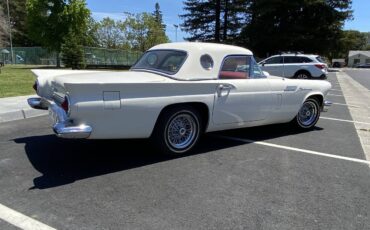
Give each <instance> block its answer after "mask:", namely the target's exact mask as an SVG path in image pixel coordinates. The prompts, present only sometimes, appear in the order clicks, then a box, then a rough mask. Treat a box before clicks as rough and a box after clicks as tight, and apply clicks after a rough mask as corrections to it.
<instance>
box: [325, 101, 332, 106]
mask: <svg viewBox="0 0 370 230" xmlns="http://www.w3.org/2000/svg"><path fill="white" fill-rule="evenodd" d="M332 104H333V102H331V101H327V100H325V101H324V106H331V105H332Z"/></svg>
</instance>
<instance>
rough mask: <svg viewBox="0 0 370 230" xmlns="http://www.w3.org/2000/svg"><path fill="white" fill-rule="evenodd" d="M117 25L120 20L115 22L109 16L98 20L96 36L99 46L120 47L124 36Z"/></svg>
mask: <svg viewBox="0 0 370 230" xmlns="http://www.w3.org/2000/svg"><path fill="white" fill-rule="evenodd" d="M119 25H120V22H116V21H114V20H113V19H111V18H109V17H108V18H104V19H103V20H102V21H100V22H98V24H97V31H96V32H97V33H96V37H97V40H98V44H99V46H101V47H104V48H112V49H117V48H120V47H122V45H123V41H124V36H123V33H122V29H121V27H120V26H119Z"/></svg>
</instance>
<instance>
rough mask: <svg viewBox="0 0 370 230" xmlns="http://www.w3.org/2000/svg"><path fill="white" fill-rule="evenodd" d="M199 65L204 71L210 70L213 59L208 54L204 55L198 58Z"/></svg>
mask: <svg viewBox="0 0 370 230" xmlns="http://www.w3.org/2000/svg"><path fill="white" fill-rule="evenodd" d="M200 64H201V65H202V67H203V68H204V69H206V70H210V69H212V68H213V59H212V57H211V56H209V55H208V54H204V55H202V56H201V57H200Z"/></svg>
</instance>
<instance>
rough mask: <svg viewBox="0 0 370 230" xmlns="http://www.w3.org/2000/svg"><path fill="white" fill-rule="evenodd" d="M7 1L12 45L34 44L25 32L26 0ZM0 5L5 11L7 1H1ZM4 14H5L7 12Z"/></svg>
mask: <svg viewBox="0 0 370 230" xmlns="http://www.w3.org/2000/svg"><path fill="white" fill-rule="evenodd" d="M8 2H9V11H10V12H9V14H10V23H11V26H12V38H13V45H14V46H31V45H34V42H33V41H32V40H31V39H30V38H29V36H28V33H27V20H26V19H27V17H26V15H27V12H26V0H9V1H8ZM0 7H1V8H2V9H3V10H4V12H6V11H7V1H6V0H3V1H1V3H0ZM5 10H6V11H5ZM5 15H7V13H6V14H5ZM6 18H7V16H6ZM7 20H8V19H7ZM6 24H8V23H6Z"/></svg>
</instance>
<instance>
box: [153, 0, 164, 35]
mask: <svg viewBox="0 0 370 230" xmlns="http://www.w3.org/2000/svg"><path fill="white" fill-rule="evenodd" d="M154 8H155V9H154V12H153V16H154V18H155V21H156V22H157V23H158V24H159V25H160V26H161V28H162V30H163V31H164V32H165V31H166V24H164V23H163V14H162V11H161V8H160V6H159V3H158V2H157V3H155V7H154Z"/></svg>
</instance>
